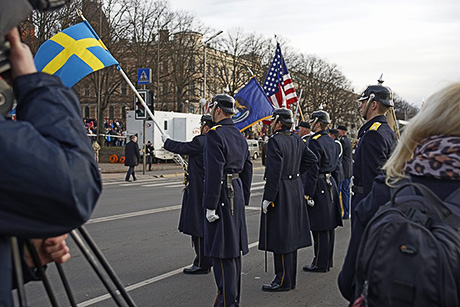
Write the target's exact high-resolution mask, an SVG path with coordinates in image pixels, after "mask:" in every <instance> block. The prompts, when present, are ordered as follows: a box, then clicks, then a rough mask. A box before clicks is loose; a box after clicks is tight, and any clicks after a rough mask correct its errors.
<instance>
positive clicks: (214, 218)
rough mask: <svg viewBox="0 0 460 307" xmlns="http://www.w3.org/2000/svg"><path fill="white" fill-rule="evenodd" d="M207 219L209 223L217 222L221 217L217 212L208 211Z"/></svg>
mask: <svg viewBox="0 0 460 307" xmlns="http://www.w3.org/2000/svg"><path fill="white" fill-rule="evenodd" d="M206 219H207V220H208V221H209V223H212V222H215V221H217V220H218V219H219V216H218V215H217V214H216V210H211V209H206Z"/></svg>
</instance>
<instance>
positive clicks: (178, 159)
mask: <svg viewBox="0 0 460 307" xmlns="http://www.w3.org/2000/svg"><path fill="white" fill-rule="evenodd" d="M77 14H78V15H79V16H80V17H81V19H83V21H86V18H85V16H83V12H82V11H80V10H79V9H77ZM86 22H87V21H86ZM89 28H90V30H91V31H92V32H93V34H95V36H96V37H99V35H97V33H95V32H94V29H93V28H92V27H89ZM100 42H101V43H102V44H103V45H104V43H103V42H102V39H100ZM104 47H105V49H106V50H107V51H108V49H107V47H106V46H105V45H104ZM117 69H118V71H119V72H120V74H121V76H122V77H123V79H125V81H126V83H128V86H129V87H130V88H131V89H132V90H133V92H134V94H135V95H136V97H137V99H139V101H140V102H141V104H142V106H143V107H144V108H145V110H146V111H147V113H148V114H149V116H150V118H151V119H152V121H153V123H154V124H155V126H157V128H158V130H160V133H161V135H165V134H166V133H165V132H164V130H163V129H162V128H161V126H160V124H159V123H158V121H157V119H156V118H155V116H153V113H152V111H151V110H150V108H149V107H148V106H147V104H146V103H145V101H144V99H143V98H142V97H141V95H140V94H139V92H138V91H137V89H136V88H135V87H134V85H133V83H132V82H131V80H129V78H128V76H127V75H126V74H125V72H124V71H123V69H122V68H121V66H120V64H118V65H117ZM175 156H177V157H176V158H177V162H178V163H179V164H181V165H182V166H184V165H186V163H185V161H184V159H183V158H182V157H181V156H180V155H175Z"/></svg>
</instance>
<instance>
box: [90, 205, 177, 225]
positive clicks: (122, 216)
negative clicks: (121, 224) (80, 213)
mask: <svg viewBox="0 0 460 307" xmlns="http://www.w3.org/2000/svg"><path fill="white" fill-rule="evenodd" d="M180 207H181V206H180V205H177V206H170V207H163V208H158V209H150V210H144V211H137V212H131V213H124V214H117V215H111V216H105V217H98V218H94V219H90V220H89V221H88V222H87V223H86V224H95V223H102V222H108V221H115V220H119V219H125V218H128V217H134V216H139V215H145V214H153V213H160V212H167V211H172V210H178V209H180Z"/></svg>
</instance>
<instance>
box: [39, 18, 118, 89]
mask: <svg viewBox="0 0 460 307" xmlns="http://www.w3.org/2000/svg"><path fill="white" fill-rule="evenodd" d="M34 61H35V65H36V66H37V70H38V71H42V72H45V73H48V74H50V75H56V76H59V77H60V78H61V79H62V81H63V82H64V84H65V85H66V86H68V87H72V86H73V85H74V84H75V83H77V82H78V81H80V80H81V79H83V77H85V76H86V75H88V74H90V73H92V72H94V71H97V70H100V69H102V68H105V67H108V66H111V65H117V64H118V62H117V60H115V58H114V57H113V56H112V55H111V54H110V52H109V51H108V50H107V48H106V47H105V45H104V43H103V42H102V41H101V39H100V38H99V36H98V35H97V34H96V32H95V31H94V30H93V28H92V27H91V25H90V24H89V23H88V22H87V21H86V20H85V21H83V22H81V23H79V24H76V25H74V26H71V27H69V28H67V29H65V30H63V31H62V32H59V33H58V34H56V35H54V36H53V37H51V38H50V39H49V40H47V41H46V42H44V43H43V44H42V45H41V46H40V48H39V49H38V51H37V54H36V55H35V59H34Z"/></svg>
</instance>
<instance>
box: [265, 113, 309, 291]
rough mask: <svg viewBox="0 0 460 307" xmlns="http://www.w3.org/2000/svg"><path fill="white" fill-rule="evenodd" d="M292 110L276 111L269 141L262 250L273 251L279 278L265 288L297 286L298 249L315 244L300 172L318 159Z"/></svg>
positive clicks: (292, 287)
mask: <svg viewBox="0 0 460 307" xmlns="http://www.w3.org/2000/svg"><path fill="white" fill-rule="evenodd" d="M293 123H294V120H293V119H292V112H291V110H289V109H277V110H275V111H274V112H273V118H272V127H273V131H274V133H275V134H274V135H273V136H272V137H271V138H270V140H269V141H268V148H267V156H266V171H265V176H266V183H265V187H264V196H263V199H264V201H263V203H262V216H261V219H260V231H259V249H260V250H268V251H271V252H273V254H274V259H275V279H274V280H273V281H272V283H271V284H267V285H263V286H262V290H263V291H289V290H291V289H294V288H295V286H296V275H297V250H298V249H299V248H302V247H307V246H311V237H310V233H309V232H310V223H309V220H308V213H307V207H306V203H305V198H304V195H303V188H302V181H301V179H300V174H302V173H303V172H305V171H306V170H307V169H309V168H310V167H311V166H312V165H314V164H315V163H316V162H317V159H316V157H315V155H314V154H313V153H312V152H311V151H310V150H309V149H308V147H307V146H305V144H304V142H303V141H302V140H301V139H300V137H299V136H298V135H296V134H294V133H292V132H291V128H292V124H293Z"/></svg>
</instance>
